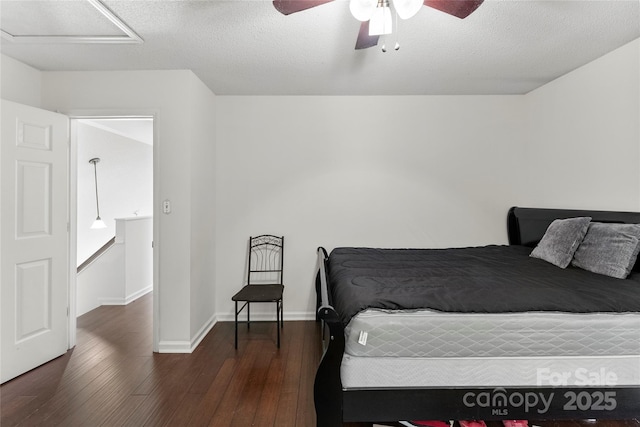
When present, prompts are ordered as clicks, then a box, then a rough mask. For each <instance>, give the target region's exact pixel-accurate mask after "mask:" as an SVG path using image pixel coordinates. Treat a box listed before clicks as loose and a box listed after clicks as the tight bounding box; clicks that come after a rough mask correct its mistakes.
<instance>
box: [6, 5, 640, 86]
mask: <svg viewBox="0 0 640 427" xmlns="http://www.w3.org/2000/svg"><path fill="white" fill-rule="evenodd" d="M20 3H28V8H26V9H25V7H22V6H24V5H20ZM43 3H45V4H46V3H50V2H39V1H33V0H29V1H24V2H21V1H16V0H2V1H0V17H1V20H0V25H1V26H2V29H3V30H5V27H8V26H9V25H10V24H11V25H14V26H15V25H17V24H16V22H22V21H21V19H24V20H26V19H27V17H26V16H24V17H21V16H20V15H26V14H29V15H31V16H29V17H28V18H29V22H30V23H31V24H32V25H34V26H35V27H38V26H40V27H41V28H51V27H52V26H53V27H55V25H54V24H57V25H59V26H61V27H65V26H66V27H68V28H82V27H84V26H86V25H84V24H86V22H87V21H86V20H87V19H88V18H87V13H88V12H87V10H86V7H87V6H86V3H85V2H84V1H83V0H69V1H64V2H59V3H62V4H64V7H65V12H64V13H42V12H41V13H39V14H37V13H35V12H31V11H28V10H29V8H34V7H35V8H38V7H45V6H46V5H43ZM103 3H104V4H105V5H106V6H108V8H109V9H110V10H111V11H113V12H114V13H115V14H116V15H117V16H118V17H120V18H121V19H122V20H123V21H124V22H125V23H126V24H127V25H129V26H130V27H131V28H132V29H133V30H134V31H135V32H136V33H137V34H138V35H140V36H141V37H142V39H143V40H144V43H142V44H119V45H108V44H57V43H47V44H44V43H13V42H10V41H8V40H5V39H3V40H2V45H1V49H2V52H3V53H4V54H6V55H8V56H11V57H13V58H15V59H17V60H19V61H22V62H24V63H27V64H29V65H31V66H33V67H35V68H37V69H40V70H46V71H48V70H136V69H144V70H149V69H191V70H193V71H194V72H195V73H196V74H197V75H198V76H199V77H200V79H202V81H204V82H205V83H206V84H207V85H208V86H209V87H210V88H211V90H212V91H213V92H214V93H216V94H220V95H421V94H519V93H526V92H529V91H530V90H533V89H535V88H537V87H539V86H541V85H542V84H544V83H546V82H548V81H550V80H553V79H555V78H557V77H559V76H561V75H563V74H565V73H567V72H569V71H571V70H573V69H575V68H578V67H580V66H582V65H584V64H586V63H587V62H590V61H592V60H594V59H596V58H598V57H600V56H602V55H604V54H606V53H607V52H610V51H611V50H613V49H615V48H617V47H620V46H622V45H624V44H625V43H627V42H629V41H632V40H634V39H636V38H638V37H640V2H639V1H638V0H550V1H538V0H485V2H484V4H482V5H481V6H480V8H479V9H478V10H477V11H476V12H474V13H473V14H472V15H471V16H469V17H468V18H466V19H465V20H460V19H457V18H454V17H451V16H449V15H446V14H444V13H442V12H439V11H437V10H434V9H430V8H428V7H423V8H421V10H420V11H419V13H418V14H417V15H416V16H415V17H413V18H411V19H409V20H407V21H401V22H400V23H399V28H398V30H397V31H395V33H396V34H397V37H398V41H399V43H400V45H401V48H400V50H399V51H394V50H393V49H389V51H388V52H386V53H383V52H381V50H380V49H379V47H378V48H370V49H366V50H361V51H356V50H354V45H355V39H356V35H357V33H358V29H359V26H360V23H359V22H358V21H356V20H355V19H354V18H353V17H352V16H351V14H350V12H349V5H348V2H347V1H344V0H336V1H334V2H332V3H329V4H325V5H322V6H318V7H315V8H312V9H309V10H306V11H303V12H299V13H296V14H292V15H289V16H283V15H281V14H280V13H279V12H277V11H276V10H275V9H274V7H273V5H272V3H271V1H263V0H255V1H242V0H234V1H222V0H220V1H217V0H216V1H202V0H201V1H188V0H174V1H160V0H155V1H145V0H136V1H131V0H127V1H112V0H105V1H103ZM74 6H75V7H78V9H77V12H74ZM89 19H95V17H90V18H89ZM54 20H62V21H64V22H57V23H54V22H52V21H54ZM105 25H106V24H104V23H103V24H100V25H95V28H100V31H101V32H103V33H111V32H117V31H116V30H115V29H113V28H111V29H104V27H105ZM56 28H57V27H56ZM76 32H77V30H76ZM396 34H394V35H392V36H390V37H389V36H388V40H387V44H388V45H393V44H395V41H396ZM39 35H42V34H39Z"/></svg>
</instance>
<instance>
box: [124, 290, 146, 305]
mask: <svg viewBox="0 0 640 427" xmlns="http://www.w3.org/2000/svg"><path fill="white" fill-rule="evenodd" d="M152 290H153V285H149V286H147V287H146V288H143V289H140V290H139V291H138V292H134V293H132V294H131V295H128V296H127V297H126V298H125V304H129V303H130V302H133V301H135V300H137V299H138V298H140V297H141V296H143V295H146V294H148V293H149V292H151V291H152Z"/></svg>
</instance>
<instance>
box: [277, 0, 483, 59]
mask: <svg viewBox="0 0 640 427" xmlns="http://www.w3.org/2000/svg"><path fill="white" fill-rule="evenodd" d="M331 1H333V0H273V5H274V6H275V8H276V9H277V10H278V11H279V12H280V13H282V14H284V15H290V14H292V13H296V12H301V11H303V10H307V9H311V8H312V7H316V6H320V5H322V4H325V3H329V2H331ZM389 1H390V0H350V2H349V9H350V10H351V13H352V15H353V16H354V17H355V18H356V19H358V20H359V21H362V24H361V25H360V31H359V32H358V38H357V40H356V49H366V48H369V47H373V46H376V45H377V44H378V39H379V38H380V35H382V34H390V33H391V28H392V24H391V9H390V7H389V6H390V5H389ZM483 1H484V0H391V4H392V5H393V7H394V9H395V11H396V14H397V16H399V17H400V18H402V19H409V18H411V17H412V16H413V15H415V14H416V13H418V10H419V9H420V7H421V6H422V5H423V4H424V5H425V6H428V7H432V8H434V9H437V10H440V11H442V12H445V13H448V14H449V15H453V16H456V17H458V18H460V19H464V18H466V17H467V16H469V15H470V14H471V13H473V11H474V10H476V9H477V8H478V6H480V5H481V4H482V2H483Z"/></svg>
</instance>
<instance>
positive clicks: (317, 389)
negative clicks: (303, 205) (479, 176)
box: [314, 207, 640, 427]
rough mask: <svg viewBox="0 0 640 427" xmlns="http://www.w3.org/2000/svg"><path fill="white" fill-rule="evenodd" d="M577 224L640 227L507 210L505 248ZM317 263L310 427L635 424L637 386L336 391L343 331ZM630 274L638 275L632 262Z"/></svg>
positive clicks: (595, 214) (597, 217)
mask: <svg viewBox="0 0 640 427" xmlns="http://www.w3.org/2000/svg"><path fill="white" fill-rule="evenodd" d="M577 216H590V217H592V218H593V221H597V222H612V223H640V213H637V212H613V211H591V210H567V209H537V208H519V207H513V208H511V209H510V210H509V213H508V215H507V231H508V238H509V244H510V245H524V246H529V247H534V246H535V245H536V244H537V243H538V242H539V241H540V239H541V238H542V236H543V235H544V233H545V231H546V229H547V227H548V226H549V224H551V222H552V221H553V220H554V219H561V218H571V217H577ZM318 260H319V262H318V264H319V270H318V275H317V277H316V292H317V297H318V299H317V301H318V302H317V319H318V320H319V321H321V322H322V328H323V348H324V354H323V357H322V360H321V362H320V366H319V367H318V370H317V372H316V378H315V384H314V400H315V407H316V417H317V426H318V427H337V426H342V425H343V423H344V422H395V421H398V420H411V419H413V420H415V419H421V420H425V419H435V420H461V419H463V420H465V419H466V420H468V419H483V420H503V419H533V420H544V419H548V420H551V419H587V418H594V419H632V418H638V417H640V386H630V387H626V386H624V387H622V386H620V387H618V386H614V387H608V386H593V387H547V386H545V387H529V388H518V387H508V388H496V387H486V388H442V387H439V388H435V387H434V388H429V387H427V388H381V389H370V388H367V389H343V387H342V381H341V378H340V365H341V363H342V355H343V353H344V347H345V336H344V325H343V324H342V322H341V321H340V318H339V316H338V313H337V312H336V311H335V309H334V308H333V304H332V301H331V299H332V298H331V293H330V292H329V290H328V287H327V276H326V266H327V261H328V254H327V251H326V250H325V249H324V248H322V247H320V248H318ZM634 270H635V271H640V261H639V262H637V263H636V265H635V267H634ZM638 291H639V292H640V289H639V290H638ZM639 369H640V368H639ZM545 402H549V404H547V403H545Z"/></svg>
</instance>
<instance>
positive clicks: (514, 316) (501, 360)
mask: <svg viewBox="0 0 640 427" xmlns="http://www.w3.org/2000/svg"><path fill="white" fill-rule="evenodd" d="M345 342H346V344H345V354H344V357H343V361H342V369H341V370H342V372H341V376H342V382H343V386H344V387H345V388H367V387H413V386H415V387H436V386H439V387H454V386H455V387H473V386H502V387H505V386H535V385H585V384H583V383H585V382H589V381H590V382H592V383H594V384H593V385H639V384H640V313H564V312H524V313H499V314H495V313H445V312H439V311H433V310H403V311H394V310H380V309H368V310H365V311H363V312H361V313H359V314H358V315H357V316H355V317H354V318H353V319H351V321H350V322H349V324H348V325H347V327H346V329H345ZM554 382H555V383H557V382H560V383H561V384H554ZM607 382H608V383H607ZM601 383H602V384H601ZM613 383H614V384H613Z"/></svg>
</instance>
